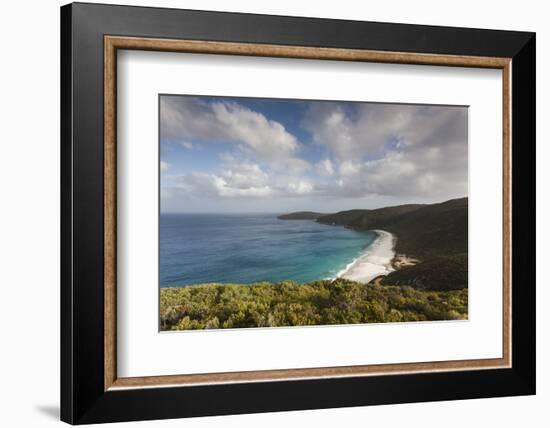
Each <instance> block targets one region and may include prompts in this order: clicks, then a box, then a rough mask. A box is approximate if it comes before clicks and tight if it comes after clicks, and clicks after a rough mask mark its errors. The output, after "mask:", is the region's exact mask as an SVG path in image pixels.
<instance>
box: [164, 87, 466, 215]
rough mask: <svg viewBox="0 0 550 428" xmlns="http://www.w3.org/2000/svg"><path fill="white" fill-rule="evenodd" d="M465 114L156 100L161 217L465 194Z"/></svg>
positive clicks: (371, 204) (396, 107)
mask: <svg viewBox="0 0 550 428" xmlns="http://www.w3.org/2000/svg"><path fill="white" fill-rule="evenodd" d="M467 118H468V116H467V108H466V107H450V106H424V105H402V104H381V103H351V102H333V101H305V100H287V99H255V98H230V97H206V96H177V95H162V96H161V100H160V158H161V211H162V212H288V211H295V210H315V211H323V212H332V211H338V210H344V209H351V208H375V207H379V206H386V205H394V204H399V203H410V202H435V201H439V200H446V199H449V198H452V197H460V196H465V195H466V194H467V154H468V146H467V133H468V131H467V130H468V124H467Z"/></svg>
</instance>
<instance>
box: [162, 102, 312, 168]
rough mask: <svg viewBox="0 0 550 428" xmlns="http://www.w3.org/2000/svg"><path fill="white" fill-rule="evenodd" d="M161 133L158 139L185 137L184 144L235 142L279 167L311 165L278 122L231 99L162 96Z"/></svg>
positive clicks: (179, 138)
mask: <svg viewBox="0 0 550 428" xmlns="http://www.w3.org/2000/svg"><path fill="white" fill-rule="evenodd" d="M161 133H162V134H161V138H168V139H172V140H175V141H181V140H182V139H184V140H186V141H185V142H183V143H182V144H184V146H186V143H187V140H193V141H203V142H207V143H227V142H233V143H237V144H240V145H242V146H243V148H244V149H248V150H249V151H250V153H251V155H252V156H253V157H255V158H256V159H257V160H259V161H262V162H267V163H269V164H271V165H273V166H274V167H276V168H278V169H284V168H291V169H294V170H299V171H300V172H303V171H304V170H307V169H308V168H309V167H310V166H309V163H308V162H307V161H305V160H304V159H300V158H298V157H297V155H296V152H297V150H298V148H299V146H300V143H299V141H298V139H297V138H296V137H295V136H294V135H292V134H291V133H290V132H288V131H287V130H286V128H285V127H284V126H283V125H282V124H281V123H279V122H277V121H274V120H270V119H268V118H267V117H265V116H264V115H263V114H261V113H258V112H255V111H252V110H250V109H249V108H247V107H244V106H242V105H240V104H238V103H236V102H233V101H218V102H212V103H208V102H203V101H200V100H199V99H198V98H195V97H177V96H164V97H162V98H161ZM186 147H187V146H186ZM187 148H189V147H187Z"/></svg>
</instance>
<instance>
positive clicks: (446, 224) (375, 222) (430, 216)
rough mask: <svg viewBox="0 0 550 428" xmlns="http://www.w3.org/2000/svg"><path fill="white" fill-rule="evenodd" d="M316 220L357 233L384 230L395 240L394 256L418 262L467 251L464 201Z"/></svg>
mask: <svg viewBox="0 0 550 428" xmlns="http://www.w3.org/2000/svg"><path fill="white" fill-rule="evenodd" d="M317 221H318V222H319V223H323V224H336V225H342V226H346V227H350V228H352V229H357V230H372V229H384V230H387V231H388V232H391V233H393V234H394V235H396V237H397V242H396V252H397V253H400V254H408V255H410V256H413V257H418V258H421V259H425V258H427V257H429V256H449V255H456V254H465V253H467V252H468V198H460V199H451V200H449V201H446V202H442V203H439V204H430V205H399V206H395V207H386V208H379V209H375V210H351V211H341V212H339V213H336V214H329V215H326V216H322V217H319V218H318V219H317Z"/></svg>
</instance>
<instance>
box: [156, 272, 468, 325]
mask: <svg viewBox="0 0 550 428" xmlns="http://www.w3.org/2000/svg"><path fill="white" fill-rule="evenodd" d="M467 314H468V290H467V289H464V290H456V291H455V290H453V291H421V290H416V289H413V288H412V287H398V286H375V285H364V284H359V283H357V282H353V281H348V280H344V279H337V280H335V281H329V280H325V281H316V282H312V283H309V284H297V283H295V282H292V281H285V282H282V283H278V284H272V283H256V284H252V285H234V284H225V285H221V284H204V285H195V286H190V287H185V288H163V289H161V291H160V316H161V329H162V330H190V329H205V328H242V327H280V326H304V325H327V324H359V323H382V322H405V321H429V320H452V319H466V318H467Z"/></svg>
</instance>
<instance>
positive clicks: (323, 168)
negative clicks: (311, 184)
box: [316, 159, 334, 177]
mask: <svg viewBox="0 0 550 428" xmlns="http://www.w3.org/2000/svg"><path fill="white" fill-rule="evenodd" d="M316 170H317V174H319V175H320V176H322V177H329V176H331V175H333V174H334V167H333V166H332V161H331V160H330V159H323V160H322V161H319V163H317V165H316Z"/></svg>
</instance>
